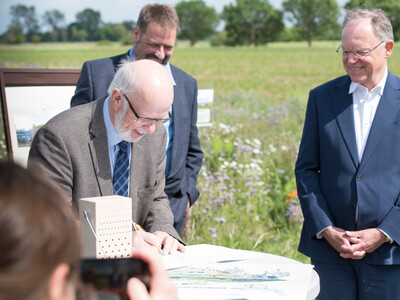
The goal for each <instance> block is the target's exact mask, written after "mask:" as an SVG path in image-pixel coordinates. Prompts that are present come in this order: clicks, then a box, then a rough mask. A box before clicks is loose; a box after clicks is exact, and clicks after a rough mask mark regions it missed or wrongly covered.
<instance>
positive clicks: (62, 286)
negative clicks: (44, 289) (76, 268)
mask: <svg viewBox="0 0 400 300" xmlns="http://www.w3.org/2000/svg"><path fill="white" fill-rule="evenodd" d="M69 272H70V267H69V266H68V265H67V264H65V263H62V264H59V265H58V266H57V268H55V270H54V271H53V273H52V274H51V277H50V282H49V296H50V300H62V299H65V298H66V293H67V289H68V285H67V284H68V282H67V276H68V274H69Z"/></svg>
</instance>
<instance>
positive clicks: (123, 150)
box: [113, 141, 129, 197]
mask: <svg viewBox="0 0 400 300" xmlns="http://www.w3.org/2000/svg"><path fill="white" fill-rule="evenodd" d="M118 146H119V151H118V155H117V159H116V160H115V165H114V175H113V186H114V195H120V196H125V197H128V180H129V157H128V151H127V150H128V142H126V141H122V142H120V143H119V144H118Z"/></svg>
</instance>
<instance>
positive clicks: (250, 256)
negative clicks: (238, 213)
mask: <svg viewBox="0 0 400 300" xmlns="http://www.w3.org/2000/svg"><path fill="white" fill-rule="evenodd" d="M186 249H187V252H186V253H183V254H182V253H178V254H176V255H172V256H167V257H164V258H163V262H164V266H165V268H166V269H167V270H168V274H169V275H170V277H171V279H172V280H173V281H174V282H175V283H176V284H177V286H178V298H179V300H200V299H208V300H211V299H218V300H220V299H251V300H253V299H268V300H272V299H276V300H280V299H282V300H283V299H285V300H287V299H290V300H293V299H296V300H312V299H314V298H315V297H316V296H317V295H318V293H319V277H318V274H317V273H316V272H315V270H314V269H313V268H312V266H310V265H308V264H303V263H300V262H298V261H296V260H293V259H289V258H286V257H283V256H278V255H273V254H268V253H262V252H257V251H247V250H238V249H230V248H226V247H220V246H214V245H206V244H202V245H193V246H187V247H186ZM274 274H276V275H277V276H276V279H274V278H275V275H274ZM289 274H290V275H289ZM271 275H273V276H271ZM261 277H262V278H261ZM270 278H272V279H270Z"/></svg>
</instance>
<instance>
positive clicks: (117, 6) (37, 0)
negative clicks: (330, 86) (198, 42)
mask: <svg viewBox="0 0 400 300" xmlns="http://www.w3.org/2000/svg"><path fill="white" fill-rule="evenodd" d="M180 1H181V0H164V1H145V0H96V1H93V0H66V1H57V0H21V1H19V0H0V34H2V33H4V32H5V31H6V30H7V27H8V25H9V24H10V15H9V11H10V7H11V6H13V5H18V4H21V5H26V6H34V7H35V10H36V14H37V15H38V17H39V20H40V22H41V21H42V18H41V16H42V15H43V13H44V12H45V11H49V10H54V9H58V10H60V11H61V12H63V13H64V15H65V21H66V23H67V24H69V23H72V22H74V21H75V15H76V14H77V13H78V12H80V11H82V10H83V9H85V8H91V9H93V10H96V11H100V13H101V18H102V20H103V21H104V22H106V23H108V22H112V23H118V22H121V21H129V20H134V21H136V20H137V17H138V16H139V12H140V9H141V8H142V7H143V6H144V5H146V4H149V3H155V2H156V3H166V4H170V5H171V6H175V5H176V4H177V3H178V2H180ZM336 1H337V3H338V4H339V6H341V7H343V6H344V4H345V3H347V0H336ZM205 2H206V4H207V5H208V6H213V7H214V8H215V9H216V11H217V12H222V9H223V7H224V6H225V5H228V4H230V3H236V1H235V0H205ZM269 2H270V3H271V5H272V6H274V7H275V8H280V7H281V3H282V0H270V1H269Z"/></svg>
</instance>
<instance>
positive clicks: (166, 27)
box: [71, 4, 203, 232]
mask: <svg viewBox="0 0 400 300" xmlns="http://www.w3.org/2000/svg"><path fill="white" fill-rule="evenodd" d="M178 32H179V18H178V15H177V14H176V11H175V10H174V8H172V7H170V6H168V5H163V4H149V5H146V6H145V7H143V8H142V10H141V12H140V14H139V18H138V21H137V26H136V27H135V29H134V32H133V41H134V47H132V48H131V49H130V50H129V51H128V52H127V53H125V54H121V55H118V56H113V57H107V58H103V59H97V60H92V61H86V62H85V63H84V64H83V67H82V70H81V75H80V77H79V80H78V83H77V86H76V90H75V95H74V96H73V97H72V99H71V107H72V106H76V105H80V104H84V103H88V102H90V101H93V100H96V99H98V98H101V97H103V96H106V95H107V89H108V86H109V85H110V83H111V81H112V79H113V77H114V75H115V72H116V70H117V69H118V66H119V64H120V62H121V61H122V60H123V59H126V58H128V59H131V60H140V59H152V60H155V61H157V62H159V63H160V64H162V65H164V67H165V68H166V70H167V71H168V73H169V74H170V76H171V79H172V82H173V84H174V102H173V105H172V108H171V110H172V111H171V115H172V118H171V120H170V122H169V123H167V124H165V126H166V128H167V130H168V139H167V144H166V155H167V163H166V168H165V174H166V184H165V193H166V194H167V195H168V198H169V200H170V205H171V209H172V212H173V214H174V227H175V228H176V230H177V231H178V232H180V231H181V229H182V226H183V223H184V219H185V216H186V213H187V211H188V209H189V207H190V206H191V205H193V203H194V202H195V201H196V200H197V198H198V197H199V191H198V189H197V187H196V183H197V176H198V172H199V171H200V168H201V165H202V161H203V152H202V150H201V146H200V140H199V138H198V132H197V125H196V123H197V82H196V80H195V79H194V78H193V77H191V76H189V75H188V74H186V73H185V72H184V71H182V70H180V69H178V68H177V67H175V66H173V65H171V64H169V62H168V60H169V59H170V57H171V56H172V53H173V50H174V45H175V40H176V35H177V34H178Z"/></svg>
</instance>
